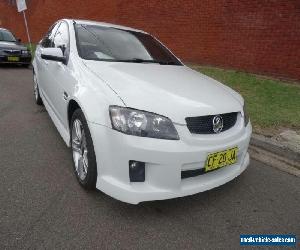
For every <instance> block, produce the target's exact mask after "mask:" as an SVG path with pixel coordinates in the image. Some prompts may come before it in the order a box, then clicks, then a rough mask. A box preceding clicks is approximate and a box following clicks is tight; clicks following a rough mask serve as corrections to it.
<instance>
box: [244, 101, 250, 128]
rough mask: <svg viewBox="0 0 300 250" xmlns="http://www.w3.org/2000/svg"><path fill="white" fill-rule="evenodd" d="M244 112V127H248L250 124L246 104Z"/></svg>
mask: <svg viewBox="0 0 300 250" xmlns="http://www.w3.org/2000/svg"><path fill="white" fill-rule="evenodd" d="M243 112H244V125H245V127H246V126H247V125H248V123H249V115H248V112H247V108H246V103H244V107H243Z"/></svg>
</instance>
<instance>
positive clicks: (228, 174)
mask: <svg viewBox="0 0 300 250" xmlns="http://www.w3.org/2000/svg"><path fill="white" fill-rule="evenodd" d="M89 128H90V131H91V134H92V138H93V143H94V148H95V153H96V159H97V170H98V177H97V183H96V187H97V189H99V190H101V191H103V192H104V193H106V194H108V195H110V196H112V197H114V198H116V199H118V200H121V201H124V202H127V203H132V204H137V203H139V202H142V201H150V200H163V199H170V198H175V197H182V196H186V195H192V194H195V193H199V192H203V191H205V190H209V189H212V188H214V187H217V186H220V185H222V184H224V183H226V182H228V181H230V180H232V179H234V178H235V177H237V176H238V175H240V174H241V173H242V172H243V171H244V170H245V169H246V167H247V166H248V164H249V154H248V153H247V149H248V146H249V141H250V136H251V132H252V127H251V124H250V122H249V124H248V126H247V127H246V128H245V127H244V126H243V124H242V123H239V124H236V126H235V127H234V128H232V129H230V130H228V131H225V132H223V133H220V134H214V135H193V134H190V132H189V131H188V129H187V127H186V126H182V125H176V129H177V131H178V133H179V136H180V138H181V139H180V140H179V141H171V140H161V139H153V138H143V137H137V136H130V135H125V134H122V133H120V132H117V131H115V130H112V129H111V128H108V127H105V126H101V125H97V124H94V123H89ZM234 146H237V147H238V148H239V151H238V161H237V163H235V164H234V165H230V166H227V167H224V168H221V169H219V170H215V171H212V172H209V173H206V174H203V175H199V176H196V177H190V178H185V179H182V178H181V172H182V171H185V170H193V169H201V168H203V167H204V164H205V161H206V158H207V155H208V154H209V153H212V152H219V151H223V150H225V149H228V148H232V147H234ZM130 160H135V161H142V162H145V163H146V167H145V171H146V174H145V176H146V178H145V182H141V183H135V182H130V180H129V161H130Z"/></svg>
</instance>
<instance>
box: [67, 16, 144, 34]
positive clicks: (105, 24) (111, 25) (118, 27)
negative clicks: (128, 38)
mask: <svg viewBox="0 0 300 250" xmlns="http://www.w3.org/2000/svg"><path fill="white" fill-rule="evenodd" d="M63 20H66V21H69V22H76V23H77V24H86V25H97V26H101V27H110V28H115V29H122V30H130V31H135V32H141V33H146V34H147V32H145V31H143V30H138V29H134V28H130V27H126V26H122V25H117V24H112V23H106V22H97V21H91V20H82V19H63Z"/></svg>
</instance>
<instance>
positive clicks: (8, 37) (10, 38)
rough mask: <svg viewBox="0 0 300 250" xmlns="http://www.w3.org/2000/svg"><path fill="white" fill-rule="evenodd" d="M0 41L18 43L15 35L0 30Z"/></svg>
mask: <svg viewBox="0 0 300 250" xmlns="http://www.w3.org/2000/svg"><path fill="white" fill-rule="evenodd" d="M0 41H5V42H16V41H17V40H16V38H15V37H14V35H13V34H12V33H11V32H9V31H8V30H0Z"/></svg>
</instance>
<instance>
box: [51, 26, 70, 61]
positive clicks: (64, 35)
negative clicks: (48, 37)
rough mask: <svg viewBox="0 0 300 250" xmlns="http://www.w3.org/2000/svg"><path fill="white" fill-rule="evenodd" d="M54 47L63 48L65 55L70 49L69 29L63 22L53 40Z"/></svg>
mask: <svg viewBox="0 0 300 250" xmlns="http://www.w3.org/2000/svg"><path fill="white" fill-rule="evenodd" d="M53 47H55V48H61V50H62V51H63V54H64V55H65V54H66V53H67V49H68V48H69V27H68V24H67V23H65V22H62V23H61V25H60V26H59V28H58V30H57V32H56V34H55V37H54V40H53Z"/></svg>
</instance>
